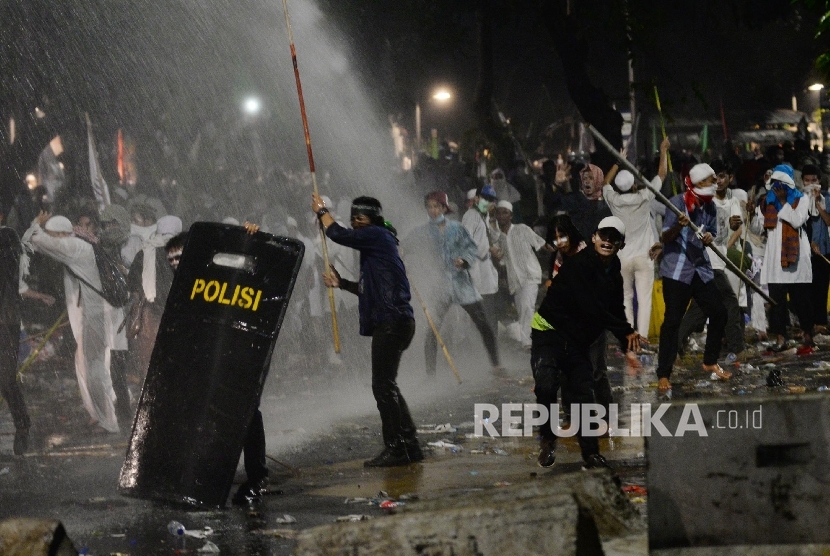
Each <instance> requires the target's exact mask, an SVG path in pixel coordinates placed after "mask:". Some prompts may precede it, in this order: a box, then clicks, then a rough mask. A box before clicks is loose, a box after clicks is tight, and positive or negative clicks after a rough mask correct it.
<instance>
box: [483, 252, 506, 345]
mask: <svg viewBox="0 0 830 556" xmlns="http://www.w3.org/2000/svg"><path fill="white" fill-rule="evenodd" d="M487 264H490V263H489V262H488V263H487ZM498 295H499V294H498V293H490V294H481V306H482V307H483V308H484V316H485V318H486V320H487V326H489V327H490V330H492V331H493V334H496V333H497V332H498V330H499V315H501V314H502V313H500V312H499V311H498V309H499V299H498Z"/></svg>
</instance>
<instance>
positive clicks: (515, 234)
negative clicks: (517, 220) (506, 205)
mask: <svg viewBox="0 0 830 556" xmlns="http://www.w3.org/2000/svg"><path fill="white" fill-rule="evenodd" d="M501 234H502V236H503V237H504V239H505V241H504V245H505V251H506V253H505V258H504V259H503V260H504V262H505V266H506V267H507V286H508V288H509V289H510V293H511V294H513V293H515V292H516V290H517V289H519V288H520V287H522V286H523V285H525V284H541V283H542V267H541V266H540V265H539V259H537V258H536V253H534V251H538V250H539V249H541V248H542V246H543V245H545V239H544V238H543V237H542V236H540V235H539V234H537V233H536V232H534V231H533V228H531V227H529V226H525V225H524V224H511V226H510V229H509V230H507V233H504V232H501Z"/></svg>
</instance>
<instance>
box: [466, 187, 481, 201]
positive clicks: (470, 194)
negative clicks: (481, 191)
mask: <svg viewBox="0 0 830 556" xmlns="http://www.w3.org/2000/svg"><path fill="white" fill-rule="evenodd" d="M476 191H478V190H477V189H470V190H469V191H467V199H472V198H474V197H475V196H476Z"/></svg>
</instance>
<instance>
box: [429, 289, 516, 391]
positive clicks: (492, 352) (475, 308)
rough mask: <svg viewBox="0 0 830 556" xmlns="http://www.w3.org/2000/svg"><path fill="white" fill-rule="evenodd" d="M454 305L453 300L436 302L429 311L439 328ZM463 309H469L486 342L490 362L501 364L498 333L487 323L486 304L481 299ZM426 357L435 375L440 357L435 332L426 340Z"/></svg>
mask: <svg viewBox="0 0 830 556" xmlns="http://www.w3.org/2000/svg"><path fill="white" fill-rule="evenodd" d="M450 307H452V303H451V302H438V303H434V304H433V307H432V308H431V309H430V311H429V313H430V316H431V317H432V322H433V323H435V327H436V328H437V329H439V330H440V329H441V322H442V321H443V320H444V316H446V314H447V311H449V310H450ZM461 308H462V309H464V310H465V311H467V314H468V315H470V318H471V319H473V324H475V327H476V328H477V329H478V332H479V334H481V340H482V341H483V342H484V348H485V349H486V350H487V355H489V356H490V364H491V365H493V366H494V367H496V366H498V365H499V348H498V346H497V345H496V335H495V333H494V332H493V329H492V328H490V325H489V324H487V315H486V314H485V312H484V305H482V304H481V302H480V301H478V302H476V303H471V304H469V305H462V306H461ZM424 357H425V358H426V369H427V374H428V375H429V376H435V365H436V359H437V357H438V340H436V339H435V334H433V333H432V331H429V332H428V333H427V336H426V341H425V342H424Z"/></svg>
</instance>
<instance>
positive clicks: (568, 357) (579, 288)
mask: <svg viewBox="0 0 830 556" xmlns="http://www.w3.org/2000/svg"><path fill="white" fill-rule="evenodd" d="M591 241H592V243H593V249H583V250H582V251H580V252H579V253H576V254H575V255H573V256H572V257H568V259H567V260H566V262H565V263H563V264H562V267H561V268H560V270H559V273H558V274H557V275H556V277H555V278H554V279H553V281H552V282H551V286H550V288H548V291H547V294H546V295H545V299H544V300H543V301H542V304H541V305H540V306H539V310H538V311H537V313H536V314H535V315H534V316H533V323H532V325H531V326H532V328H533V330H532V332H531V341H532V347H531V358H530V363H531V367H532V369H533V378H534V380H535V382H536V388H535V393H536V402H537V403H539V404H543V405H544V406H545V407H547V408H549V407H550V406H551V404H555V403H556V395H557V392H558V390H559V386H560V384H559V383H560V379H559V374H560V372H561V373H563V374H564V375H565V378H566V384H565V386H564V387H565V388H567V389H568V392H569V394H570V397H569V399H570V400H571V402H572V403H575V404H580V405H581V404H590V403H594V391H593V372H594V369H593V367H592V365H591V359H590V356H589V348H590V346H591V344H592V343H593V342H594V340H596V339H597V337H599V335H600V334H604V333H605V330H610V331H611V332H612V333H613V334H614V335H615V336H616V337H617V338H618V339H619V341H620V343H621V345H622V347H623V349H627V350H628V351H636V350H638V349H639V344H640V336H639V335H638V334H637V333H636V332H635V331H634V329H633V328H632V326H631V324H629V323H628V322H627V321H626V319H625V307H624V304H623V281H622V275H621V274H620V260H619V258H617V252H618V251H619V250H620V249H622V248H623V247H624V246H625V226H624V225H623V223H622V221H621V220H620V219H619V218H617V217H616V216H609V217H607V218H603V219H602V221H600V223H599V227H598V228H597V231H596V232H595V233H594V234H593V236H592V237H591ZM578 414H579V411H578V410H576V408H574V412H573V413H572V416H573V419H574V421H575V420H576V419H577V417H576V416H577V415H578ZM557 425H558V416H557V415H556V414H555V413H552V414H551V415H550V419H549V421H548V422H547V423H545V424H542V425H541V427H540V434H541V449H540V451H539V459H538V462H539V465H540V466H541V467H551V466H552V465H553V464H554V461H555V460H556V438H557V436H556V430H557V428H558V427H557ZM574 426H576V422H575V424H574ZM585 433H588V434H587V435H586V434H585ZM577 438H578V440H579V447H580V449H581V451H582V459H583V461H584V466H583V469H593V468H596V467H609V465H608V462H606V461H605V458H604V457H602V456H601V455H600V453H599V441H598V439H597V436H596V435H593V436H592V435H591V434H590V432H589V431H588V430H587V429H585V425H584V424H583V426H581V427H579V428H578V431H577Z"/></svg>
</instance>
